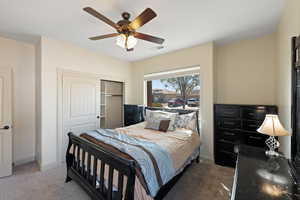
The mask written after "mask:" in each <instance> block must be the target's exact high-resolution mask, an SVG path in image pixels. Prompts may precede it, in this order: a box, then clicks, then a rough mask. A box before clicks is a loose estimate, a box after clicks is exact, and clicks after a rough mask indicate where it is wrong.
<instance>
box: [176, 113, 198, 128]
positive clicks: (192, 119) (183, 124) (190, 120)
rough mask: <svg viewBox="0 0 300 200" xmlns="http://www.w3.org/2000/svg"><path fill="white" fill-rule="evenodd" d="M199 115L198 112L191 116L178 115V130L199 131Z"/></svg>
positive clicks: (190, 114)
mask: <svg viewBox="0 0 300 200" xmlns="http://www.w3.org/2000/svg"><path fill="white" fill-rule="evenodd" d="M196 126H197V115H196V112H192V113H189V114H184V115H178V116H177V119H176V127H177V128H186V129H191V130H197V127H196Z"/></svg>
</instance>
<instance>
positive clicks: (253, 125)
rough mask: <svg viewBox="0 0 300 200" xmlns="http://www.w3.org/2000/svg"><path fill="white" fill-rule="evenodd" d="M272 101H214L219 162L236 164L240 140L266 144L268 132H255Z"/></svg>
mask: <svg viewBox="0 0 300 200" xmlns="http://www.w3.org/2000/svg"><path fill="white" fill-rule="evenodd" d="M266 114H277V106H274V105H231V104H215V105H214V154H215V162H216V164H219V165H224V166H230V167H235V164H236V158H237V152H238V147H239V145H240V144H246V145H250V146H256V147H263V148H265V147H266V145H265V140H266V139H267V138H268V136H266V135H263V134H260V133H258V132H256V130H257V129H258V128H259V127H260V125H261V124H262V122H263V120H264V118H265V115H266Z"/></svg>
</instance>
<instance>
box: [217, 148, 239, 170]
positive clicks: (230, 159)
mask: <svg viewBox="0 0 300 200" xmlns="http://www.w3.org/2000/svg"><path fill="white" fill-rule="evenodd" d="M236 160H237V154H235V153H231V152H227V151H225V150H217V151H216V154H215V162H216V164H218V165H223V166H230V167H235V165H236Z"/></svg>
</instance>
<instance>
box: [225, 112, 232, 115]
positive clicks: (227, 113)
mask: <svg viewBox="0 0 300 200" xmlns="http://www.w3.org/2000/svg"><path fill="white" fill-rule="evenodd" d="M224 114H225V115H232V114H234V112H224Z"/></svg>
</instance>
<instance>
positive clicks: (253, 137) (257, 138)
mask: <svg viewBox="0 0 300 200" xmlns="http://www.w3.org/2000/svg"><path fill="white" fill-rule="evenodd" d="M249 138H250V139H254V140H261V137H255V136H249Z"/></svg>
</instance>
